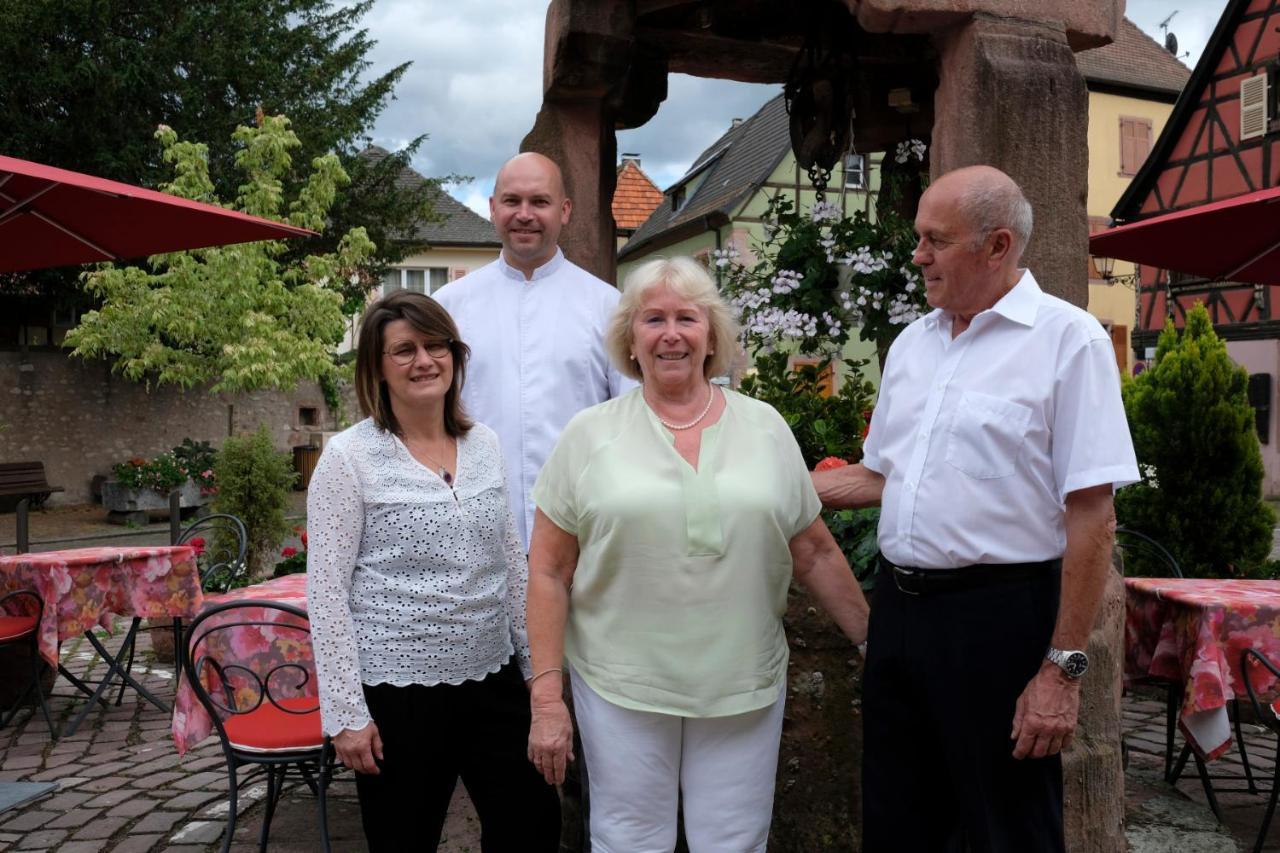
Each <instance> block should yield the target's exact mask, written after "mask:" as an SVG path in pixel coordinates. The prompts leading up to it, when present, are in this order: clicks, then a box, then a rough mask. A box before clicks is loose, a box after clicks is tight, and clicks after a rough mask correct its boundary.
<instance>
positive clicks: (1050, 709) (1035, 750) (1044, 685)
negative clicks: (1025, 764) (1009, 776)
mask: <svg viewBox="0 0 1280 853" xmlns="http://www.w3.org/2000/svg"><path fill="white" fill-rule="evenodd" d="M1079 710H1080V682H1079V681H1075V680H1073V679H1071V678H1068V677H1067V674H1066V673H1065V672H1063V671H1062V669H1061V667H1059V666H1057V665H1056V664H1053V663H1050V662H1049V661H1045V662H1044V663H1043V664H1041V666H1040V671H1039V672H1037V673H1036V675H1035V678H1032V679H1031V681H1030V682H1029V683H1028V684H1027V688H1026V689H1025V690H1023V691H1022V695H1021V696H1019V697H1018V704H1017V707H1016V710H1015V711H1014V713H1013V733H1012V734H1011V735H1010V737H1011V738H1012V739H1013V740H1014V741H1016V743H1015V744H1014V747H1013V757H1014V758H1027V757H1030V758H1044V757H1045V756H1046V755H1056V754H1057V753H1059V752H1061V751H1062V750H1064V749H1066V748H1067V747H1069V746H1071V739H1072V738H1073V737H1074V736H1075V731H1076V715H1077V713H1078V712H1079Z"/></svg>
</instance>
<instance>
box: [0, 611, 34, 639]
mask: <svg viewBox="0 0 1280 853" xmlns="http://www.w3.org/2000/svg"><path fill="white" fill-rule="evenodd" d="M36 623H37V620H36V617H34V616H3V615H0V642H4V641H6V640H16V639H18V638H19V637H25V636H26V635H27V634H30V633H31V632H32V631H34V630H35V629H36Z"/></svg>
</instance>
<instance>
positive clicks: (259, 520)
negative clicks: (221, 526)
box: [213, 426, 298, 581]
mask: <svg viewBox="0 0 1280 853" xmlns="http://www.w3.org/2000/svg"><path fill="white" fill-rule="evenodd" d="M214 475H215V476H216V477H217V480H218V494H217V495H216V496H215V497H214V500H213V509H214V512H225V513H229V514H231V515H234V516H236V517H238V518H239V519H240V520H241V521H243V522H244V526H245V530H246V531H247V532H248V535H249V548H248V555H247V560H248V563H249V572H248V574H249V577H250V578H252V579H254V580H255V581H256V580H258V579H261V578H263V577H265V576H266V575H267V573H268V572H269V571H270V569H271V565H272V562H273V558H274V557H273V554H274V551H275V550H276V548H278V547H279V545H280V541H281V540H282V539H283V538H284V537H285V534H287V533H288V532H289V525H288V524H287V523H285V518H284V511H285V507H286V506H288V502H289V490H290V489H292V488H293V482H294V480H295V479H296V478H297V476H298V475H297V473H296V472H295V471H294V470H293V463H292V460H291V459H290V457H289V454H287V453H280V452H278V451H277V450H276V449H275V447H273V446H272V443H271V434H270V433H269V432H268V431H267V428H266V427H265V426H261V427H259V428H258V430H257V432H255V433H253V434H252V435H247V436H239V437H233V438H228V439H227V442H226V444H225V445H223V447H222V452H221V453H219V454H218V461H217V463H216V464H215V467H214Z"/></svg>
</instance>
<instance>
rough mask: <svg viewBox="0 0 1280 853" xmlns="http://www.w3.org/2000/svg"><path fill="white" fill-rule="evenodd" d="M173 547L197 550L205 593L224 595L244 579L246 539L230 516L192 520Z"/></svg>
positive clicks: (246, 563) (244, 533)
mask: <svg viewBox="0 0 1280 853" xmlns="http://www.w3.org/2000/svg"><path fill="white" fill-rule="evenodd" d="M173 544H175V545H195V546H196V547H197V549H198V556H197V558H196V562H197V564H198V565H199V566H200V586H201V588H202V589H204V590H205V592H226V591H227V590H229V589H231V588H232V587H233V586H235V584H236V581H237V580H239V579H241V578H244V577H246V576H247V575H248V572H249V565H248V562H247V561H246V560H245V555H246V554H247V553H248V550H249V536H248V534H247V533H246V531H245V528H244V522H243V521H241V520H240V519H238V518H236V517H235V516H234V515H228V514H226V513H214V514H213V515H206V516H205V517H204V518H199V519H196V520H195V521H193V522H192V523H191V524H190V525H188V526H187V527H186V529H185V530H183V531H182V534H181V535H180V536H179V537H178V541H177V542H175V543H173Z"/></svg>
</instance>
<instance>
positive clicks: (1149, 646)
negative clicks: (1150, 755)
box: [1124, 578, 1280, 761]
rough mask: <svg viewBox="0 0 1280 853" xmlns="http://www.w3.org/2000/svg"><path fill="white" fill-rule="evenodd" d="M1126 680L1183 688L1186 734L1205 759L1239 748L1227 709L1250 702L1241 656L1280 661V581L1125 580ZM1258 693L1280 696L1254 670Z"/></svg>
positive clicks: (1266, 675)
mask: <svg viewBox="0 0 1280 853" xmlns="http://www.w3.org/2000/svg"><path fill="white" fill-rule="evenodd" d="M1124 583H1125V591H1126V596H1125V601H1126V608H1125V610H1126V614H1125V615H1126V618H1125V677H1126V678H1139V677H1144V676H1154V677H1156V678H1162V679H1168V680H1171V681H1173V682H1175V683H1180V684H1182V685H1183V700H1182V707H1181V709H1180V711H1179V717H1178V727H1179V729H1181V730H1182V733H1183V735H1184V736H1185V737H1186V739H1187V743H1188V744H1189V745H1190V746H1191V748H1192V749H1193V750H1195V752H1196V753H1197V755H1198V756H1199V757H1202V758H1203V759H1205V760H1209V761H1212V760H1213V759H1215V758H1218V757H1219V756H1221V755H1222V754H1223V753H1224V752H1226V751H1227V749H1228V748H1229V747H1230V746H1231V724H1230V721H1229V719H1228V716H1227V703H1228V702H1229V701H1230V700H1232V699H1234V698H1237V697H1244V696H1246V693H1245V688H1244V681H1243V680H1242V678H1241V672H1240V656H1241V655H1242V654H1243V652H1244V650H1245V649H1247V648H1254V649H1257V650H1258V651H1259V652H1261V653H1262V654H1264V655H1266V656H1267V657H1268V658H1270V659H1271V660H1273V661H1280V581H1264V580H1212V579H1200V578H1125V581H1124ZM1251 678H1252V680H1253V684H1254V687H1255V689H1259V690H1260V691H1261V692H1264V693H1270V692H1274V690H1275V687H1276V685H1275V681H1274V679H1273V678H1271V674H1270V673H1269V672H1266V670H1264V669H1262V668H1261V667H1259V668H1258V669H1257V670H1256V671H1251Z"/></svg>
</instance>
